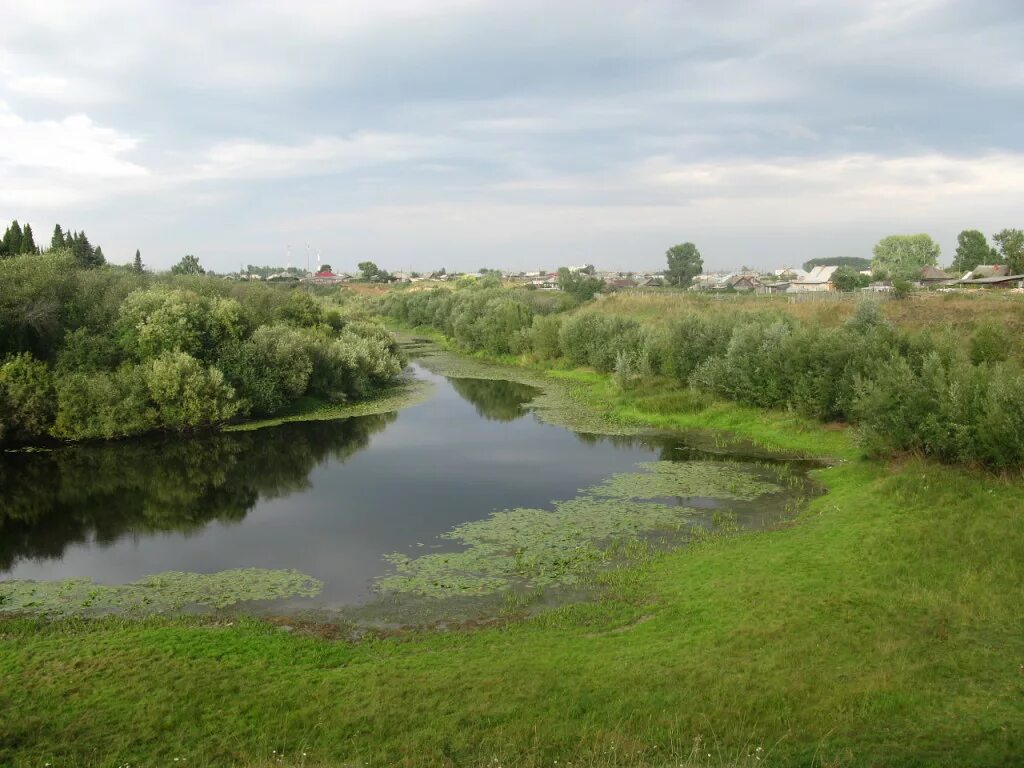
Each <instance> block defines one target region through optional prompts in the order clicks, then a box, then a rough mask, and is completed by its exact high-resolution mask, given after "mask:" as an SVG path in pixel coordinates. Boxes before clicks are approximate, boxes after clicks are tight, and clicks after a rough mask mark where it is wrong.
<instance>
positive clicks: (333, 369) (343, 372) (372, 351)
mask: <svg viewBox="0 0 1024 768" xmlns="http://www.w3.org/2000/svg"><path fill="white" fill-rule="evenodd" d="M360 330H362V333H359V332H356V331H355V330H349V329H346V330H345V331H342V333H341V334H339V336H338V338H336V339H334V340H331V341H329V342H328V343H326V344H314V345H313V346H312V347H311V350H312V360H313V367H312V372H311V375H310V380H309V393H310V394H314V395H318V396H320V397H325V398H328V399H330V400H344V399H347V398H353V397H363V396H365V395H367V394H369V393H370V392H372V391H373V390H374V389H377V388H379V387H381V386H383V385H384V384H386V383H387V382H388V381H391V380H392V379H394V378H395V377H396V376H398V374H400V373H401V372H402V368H404V367H405V362H404V360H403V359H402V357H401V355H400V354H399V352H398V350H397V348H396V346H395V344H394V341H393V340H392V339H391V338H390V336H386V335H385V336H382V335H381V334H380V333H379V332H378V331H377V330H370V329H367V328H363V329H360Z"/></svg>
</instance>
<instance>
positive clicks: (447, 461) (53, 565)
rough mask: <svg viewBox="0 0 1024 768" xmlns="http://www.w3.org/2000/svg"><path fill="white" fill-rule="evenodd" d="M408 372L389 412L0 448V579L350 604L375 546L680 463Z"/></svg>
mask: <svg viewBox="0 0 1024 768" xmlns="http://www.w3.org/2000/svg"><path fill="white" fill-rule="evenodd" d="M416 374H417V375H418V376H420V377H422V378H426V379H430V380H432V381H433V382H434V383H435V385H436V390H435V393H434V395H433V396H432V397H431V398H430V399H429V400H428V401H426V402H424V403H421V404H419V405H416V406H413V407H410V408H407V409H405V410H402V411H400V412H397V413H391V414H384V415H379V416H366V417H359V418H351V419H346V420H339V421H326V422H310V423H305V424H286V425H282V426H280V427H274V428H268V429H262V430H258V431H254V432H244V433H228V434H217V435H208V436H203V437H190V438H187V439H182V438H154V439H146V440H132V441H121V442H115V443H105V444H89V445H80V446H73V447H70V448H67V449H61V450H59V451H52V452H43V453H6V454H0V488H2V501H0V504H2V506H0V580H3V579H37V580H56V579H67V578H81V577H86V578H90V579H92V580H94V581H96V582H100V583H110V584H115V583H124V582H129V581H133V580H135V579H138V578H140V577H142V576H145V575H147V574H152V573H158V572H161V571H169V570H175V571H196V572H214V571H220V570H224V569H229V568H294V569H297V570H300V571H302V572H303V573H307V574H310V575H312V576H315V577H316V578H318V579H321V580H323V582H324V583H325V587H324V592H323V595H322V599H321V600H320V602H321V604H324V605H341V604H351V603H357V602H361V601H365V600H366V599H367V598H368V597H370V596H371V594H372V591H371V587H372V581H373V579H374V578H375V577H377V576H380V575H381V574H383V573H385V572H387V570H388V565H387V563H385V562H384V561H383V559H382V555H384V554H385V553H389V552H408V553H410V554H415V553H417V552H424V551H429V550H430V548H431V547H434V548H436V547H439V546H444V545H443V544H442V543H441V542H439V541H438V539H437V537H438V535H439V534H442V533H444V532H445V531H447V530H449V529H450V528H452V527H453V526H454V525H457V524H459V523H461V522H465V521H467V520H476V519H480V518H483V517H486V516H487V515H488V514H489V513H490V512H491V511H493V510H496V509H505V508H510V507H546V506H548V504H549V503H550V502H551V500H553V499H565V498H571V497H573V496H575V495H576V493H577V490H578V489H580V488H584V487H587V486H590V485H594V484H596V483H598V482H600V481H601V480H602V479H604V478H606V477H607V476H609V475H611V474H612V473H615V472H622V471H628V470H630V469H631V468H632V467H633V465H634V464H635V463H637V462H640V461H650V460H654V459H659V458H675V457H680V458H681V457H684V456H688V454H687V453H686V451H685V449H684V446H682V445H680V444H679V443H678V442H676V441H674V440H671V439H663V440H659V439H647V440H639V439H622V438H617V439H612V438H598V437H594V436H581V435H577V434H574V433H573V432H570V431H568V430H565V429H562V428H560V427H556V426H551V425H547V424H543V423H541V422H539V421H537V420H536V419H535V418H534V417H533V416H532V415H530V414H529V413H528V411H526V410H524V408H523V406H524V405H525V404H526V403H527V402H528V401H529V400H530V399H531V397H532V396H533V394H534V392H535V391H534V390H533V389H531V388H530V387H527V386H525V385H522V384H517V383H514V382H507V381H485V380H479V379H445V378H442V377H439V376H435V375H433V374H431V373H429V372H427V371H426V370H423V369H422V368H417V369H416ZM687 503H688V504H691V505H692V504H693V500H689V501H688V502H687Z"/></svg>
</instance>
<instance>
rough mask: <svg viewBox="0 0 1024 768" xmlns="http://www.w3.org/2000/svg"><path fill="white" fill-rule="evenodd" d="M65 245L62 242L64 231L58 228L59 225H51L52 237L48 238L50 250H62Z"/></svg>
mask: <svg viewBox="0 0 1024 768" xmlns="http://www.w3.org/2000/svg"><path fill="white" fill-rule="evenodd" d="M66 245H67V243H66V242H65V241H64V230H62V229H61V228H60V224H54V225H53V236H52V237H51V238H50V247H51V248H64V247H65V246H66Z"/></svg>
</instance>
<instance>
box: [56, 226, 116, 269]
mask: <svg viewBox="0 0 1024 768" xmlns="http://www.w3.org/2000/svg"><path fill="white" fill-rule="evenodd" d="M65 242H66V243H67V242H68V238H65ZM69 245H70V247H71V252H72V253H74V255H75V261H77V262H78V265H79V266H80V267H83V268H85V269H90V268H92V267H100V266H103V264H105V263H106V259H104V258H103V251H102V250H100V252H99V253H98V254H97V253H96V249H95V248H93V247H92V243H90V242H89V238H88V236H87V235H86V234H85V232H84V231H82V232H74V233H72V234H71V236H70V243H69Z"/></svg>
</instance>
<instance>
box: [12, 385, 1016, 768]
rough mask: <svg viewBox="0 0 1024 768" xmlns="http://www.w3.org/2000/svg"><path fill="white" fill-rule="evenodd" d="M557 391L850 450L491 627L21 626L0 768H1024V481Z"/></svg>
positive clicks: (713, 410)
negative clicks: (792, 488) (781, 523)
mask: <svg viewBox="0 0 1024 768" xmlns="http://www.w3.org/2000/svg"><path fill="white" fill-rule="evenodd" d="M557 375H559V376H561V377H562V378H563V379H569V380H570V381H571V383H572V385H573V386H572V390H573V392H574V395H575V396H576V397H577V398H579V399H580V401H581V402H583V403H589V404H591V405H592V406H594V407H596V408H600V409H602V410H604V411H605V412H606V413H607V414H610V415H612V416H614V417H615V418H619V419H622V420H631V421H635V422H641V423H646V424H652V425H655V426H660V427H708V428H715V429H721V428H727V429H729V430H731V431H732V432H733V433H735V434H737V435H740V436H743V437H745V438H748V439H753V440H756V441H758V442H761V443H762V444H766V445H769V446H772V447H776V448H784V449H788V450H792V451H798V452H800V453H804V454H813V455H827V456H831V457H837V458H838V459H840V461H839V462H838V463H837V464H835V465H833V466H831V467H829V468H827V469H822V470H818V471H817V472H816V473H815V476H816V478H817V480H818V481H819V482H821V483H822V484H823V485H824V486H826V487H827V489H828V493H827V494H825V495H822V496H820V497H817V498H816V499H815V500H813V501H812V502H811V503H810V504H809V506H808V507H807V508H806V509H805V510H804V511H803V512H802V513H801V514H800V516H799V517H798V519H797V520H796V521H795V522H793V523H792V524H790V525H788V526H786V527H785V528H782V529H780V530H775V531H772V532H768V533H758V534H744V535H738V536H732V537H727V538H722V539H714V540H710V541H707V542H705V543H701V544H699V545H696V546H694V547H691V548H689V549H685V550H681V551H678V552H674V553H670V554H662V555H656V556H653V557H652V558H650V559H649V560H647V561H645V562H644V563H643V564H641V565H638V566H636V567H634V568H631V569H629V570H626V571H621V572H617V573H614V574H612V575H611V576H609V578H608V585H607V590H606V592H605V596H604V598H603V599H601V600H600V601H597V602H593V603H584V604H576V605H568V606H562V607H559V608H553V609H551V610H548V611H545V612H541V613H539V614H537V615H526V614H523V615H510V616H509V617H507V620H505V621H502V622H500V623H497V624H493V625H488V626H484V627H475V628H463V629H458V630H454V631H447V632H436V631H430V632H428V631H420V632H416V631H410V632H406V633H399V634H396V635H392V636H389V637H378V638H368V639H365V640H362V641H360V642H356V643H350V642H347V641H341V640H336V639H332V638H331V637H329V636H323V635H322V634H318V633H316V632H304V631H298V630H297V631H291V632H286V631H282V630H281V629H280V628H279V627H278V626H276V625H274V624H272V623H269V622H264V621H259V620H255V619H253V620H236V621H234V622H233V623H229V622H226V621H220V622H217V621H212V620H201V619H147V620H139V621H128V620H123V619H116V618H109V619H102V620H93V621H84V620H67V621H59V622H46V621H41V620H37V619H7V620H5V621H3V622H0V713H2V716H0V765H5V766H6V765H11V766H23V765H24V766H29V765H32V766H44V765H46V764H51V765H52V766H54V768H56V767H57V766H85V765H104V766H106V765H110V766H117V765H124V764H130V765H132V766H135V765H139V766H149V765H179V764H184V765H199V766H214V765H217V766H219V765H254V766H270V765H288V766H291V765H307V766H320V765H351V766H356V765H370V766H379V765H409V766H419V765H439V766H441V765H443V766H499V765H501V766H540V765H545V766H552V765H556V764H557V765H558V766H563V765H574V766H587V765H596V766H611V765H623V766H646V765H649V766H678V765H686V766H693V765H708V766H722V765H728V766H731V765H742V766H761V765H767V766H798V765H799V766H804V765H819V766H965V765H970V766H1013V765H1020V764H1024V611H1022V606H1024V514H1022V513H1024V482H1021V481H1020V480H1019V479H1006V478H999V477H995V476H991V475H987V474H984V473H981V472H978V471H972V470H969V469H964V468H952V467H945V466H939V465H936V464H933V463H929V462H924V461H920V460H916V459H907V460H905V461H902V462H900V463H898V464H883V463H879V462H874V461H866V460H863V459H860V458H858V452H857V450H856V448H855V446H854V445H853V443H852V441H851V438H850V435H849V434H848V433H847V432H846V431H845V430H840V429H832V428H829V427H823V426H820V425H816V424H813V423H810V422H804V421H800V420H798V419H795V418H793V417H790V416H788V415H775V414H765V413H762V412H758V411H753V410H750V409H743V408H738V407H735V406H729V405H721V404H713V403H711V404H708V403H700V402H698V403H693V402H689V401H686V400H685V398H686V397H687V395H685V394H680V393H678V392H674V391H671V390H665V391H658V390H657V389H655V388H649V389H648V390H645V391H639V392H636V393H631V394H629V395H616V394H615V391H614V389H613V388H612V387H611V385H610V384H609V382H608V381H607V380H606V379H605V378H603V377H599V376H596V375H593V374H583V373H578V372H562V373H560V374H557ZM680 410H682V412H680ZM176 759H177V762H176Z"/></svg>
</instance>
